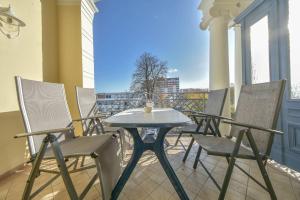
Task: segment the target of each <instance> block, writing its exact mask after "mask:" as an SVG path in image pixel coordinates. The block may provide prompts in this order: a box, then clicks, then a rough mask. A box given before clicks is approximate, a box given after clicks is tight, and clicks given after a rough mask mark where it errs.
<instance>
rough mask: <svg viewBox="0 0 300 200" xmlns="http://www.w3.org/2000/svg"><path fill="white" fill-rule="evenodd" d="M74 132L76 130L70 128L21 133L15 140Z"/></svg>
mask: <svg viewBox="0 0 300 200" xmlns="http://www.w3.org/2000/svg"><path fill="white" fill-rule="evenodd" d="M72 130H74V128H73V127H68V128H59V129H52V130H44V131H37V132H32V133H20V134H17V135H15V136H14V138H22V137H27V136H34V135H47V134H51V133H67V132H69V131H72Z"/></svg>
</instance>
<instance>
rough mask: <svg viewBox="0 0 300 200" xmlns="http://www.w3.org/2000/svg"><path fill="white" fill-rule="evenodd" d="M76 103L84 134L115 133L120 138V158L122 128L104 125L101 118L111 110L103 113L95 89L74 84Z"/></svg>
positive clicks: (122, 138)
mask: <svg viewBox="0 0 300 200" xmlns="http://www.w3.org/2000/svg"><path fill="white" fill-rule="evenodd" d="M76 97H77V105H78V110H79V113H80V117H81V119H84V120H81V123H82V128H83V131H84V134H85V135H93V134H94V133H95V134H97V135H99V134H100V133H102V134H105V133H117V134H118V135H119V139H120V147H121V152H122V154H121V155H122V158H123V157H124V151H125V150H124V141H125V133H124V130H123V129H121V128H118V127H107V126H104V124H103V123H102V120H103V119H105V118H107V117H109V116H111V115H112V114H113V112H109V113H103V112H101V111H100V110H99V108H98V106H97V99H96V94H95V90H94V89H93V88H82V87H77V86H76Z"/></svg>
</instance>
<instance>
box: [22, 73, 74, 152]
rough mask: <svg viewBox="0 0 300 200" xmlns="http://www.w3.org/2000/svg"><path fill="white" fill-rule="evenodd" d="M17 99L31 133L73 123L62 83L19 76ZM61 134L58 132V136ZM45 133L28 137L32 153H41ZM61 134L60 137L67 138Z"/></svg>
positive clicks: (60, 138)
mask: <svg viewBox="0 0 300 200" xmlns="http://www.w3.org/2000/svg"><path fill="white" fill-rule="evenodd" d="M16 85H17V93H18V100H19V105H20V110H21V113H22V116H23V120H24V124H25V128H26V131H27V132H28V133H30V132H35V131H43V130H49V129H58V128H65V127H67V126H69V125H70V124H71V122H72V118H71V115H70V111H69V108H68V105H67V100H66V96H65V89H64V85H63V84H56V83H46V82H40V81H33V80H26V79H22V78H21V77H16ZM58 134H59V133H57V134H56V135H57V136H58ZM44 137H45V136H28V144H29V148H30V153H31V155H34V154H36V153H37V152H38V150H39V148H40V145H41V143H42V141H43V138H44ZM64 139H65V137H64V135H62V136H61V137H59V140H60V141H62V140H64Z"/></svg>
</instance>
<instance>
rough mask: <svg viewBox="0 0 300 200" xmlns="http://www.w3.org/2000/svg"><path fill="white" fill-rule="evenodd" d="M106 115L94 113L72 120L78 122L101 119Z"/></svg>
mask: <svg viewBox="0 0 300 200" xmlns="http://www.w3.org/2000/svg"><path fill="white" fill-rule="evenodd" d="M106 117H108V116H107V115H95V116H90V117H83V118H78V119H73V120H72V121H73V122H78V121H85V120H88V119H102V118H106Z"/></svg>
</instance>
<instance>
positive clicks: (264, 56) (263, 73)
mask: <svg viewBox="0 0 300 200" xmlns="http://www.w3.org/2000/svg"><path fill="white" fill-rule="evenodd" d="M250 40H251V44H250V45H251V72H252V74H251V76H252V83H263V82H268V81H270V65H269V29H268V17H267V16H266V17H264V18H262V19H261V20H259V21H258V22H256V23H255V24H253V25H252V26H251V27H250Z"/></svg>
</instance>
